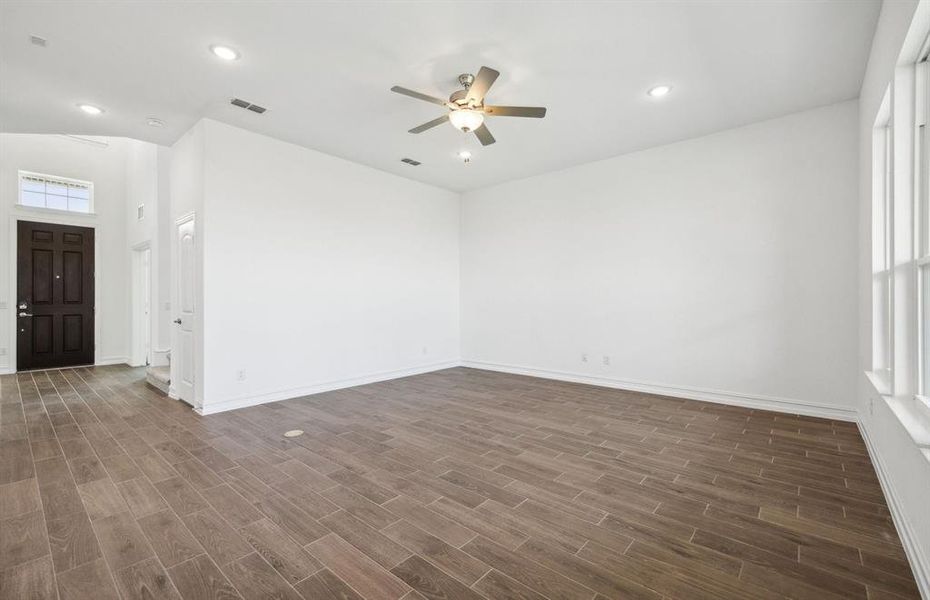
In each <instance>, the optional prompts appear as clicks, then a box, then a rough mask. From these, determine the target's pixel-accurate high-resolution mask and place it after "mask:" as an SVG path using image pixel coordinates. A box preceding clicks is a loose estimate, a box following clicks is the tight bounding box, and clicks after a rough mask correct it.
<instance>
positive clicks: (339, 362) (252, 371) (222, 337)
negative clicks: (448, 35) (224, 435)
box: [198, 121, 459, 412]
mask: <svg viewBox="0 0 930 600" xmlns="http://www.w3.org/2000/svg"><path fill="white" fill-rule="evenodd" d="M200 126H201V127H203V128H204V135H205V154H204V156H205V181H204V189H205V194H204V197H205V206H204V211H203V212H204V219H202V220H201V221H200V222H201V223H202V225H203V233H204V235H203V237H202V238H201V239H202V240H203V242H204V243H203V249H204V273H205V275H206V278H205V280H204V306H205V310H204V313H203V314H204V385H205V388H204V400H205V402H204V410H205V411H207V412H209V411H211V410H216V409H219V408H221V407H222V408H228V407H230V406H234V405H240V404H248V403H253V402H256V401H268V400H274V399H281V398H285V397H293V396H297V395H301V394H303V393H308V392H311V391H317V390H319V389H325V388H329V387H336V386H340V385H352V384H353V383H355V382H357V381H364V380H368V379H375V378H384V377H390V376H394V375H399V374H403V373H409V372H415V371H420V370H429V369H432V368H436V367H438V366H449V365H450V364H454V363H455V362H456V361H457V360H458V357H459V333H458V327H459V310H458V302H459V273H458V262H459V258H458V228H459V202H458V196H457V195H456V194H454V193H451V192H447V191H444V190H440V189H437V188H434V187H431V186H428V185H424V184H421V183H416V182H413V181H409V180H407V179H403V178H400V177H397V176H394V175H389V174H387V173H383V172H381V171H376V170H374V169H371V168H368V167H363V166H360V165H357V164H354V163H351V162H348V161H345V160H341V159H338V158H334V157H331V156H328V155H325V154H321V153H319V152H315V151H312V150H308V149H305V148H301V147H298V146H295V145H291V144H287V143H284V142H281V141H278V140H275V139H272V138H269V137H265V136H261V135H257V134H253V133H249V132H247V131H244V130H241V129H237V128H234V127H231V126H228V125H223V124H220V123H217V122H215V121H204V122H202V123H201V125H200ZM198 218H200V215H198ZM239 371H244V372H245V373H244V376H245V379H244V380H240V379H239V377H240V374H239Z"/></svg>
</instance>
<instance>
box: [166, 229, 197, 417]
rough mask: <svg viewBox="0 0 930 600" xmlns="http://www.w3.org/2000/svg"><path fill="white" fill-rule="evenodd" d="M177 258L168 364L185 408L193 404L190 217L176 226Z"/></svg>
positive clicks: (193, 273)
mask: <svg viewBox="0 0 930 600" xmlns="http://www.w3.org/2000/svg"><path fill="white" fill-rule="evenodd" d="M177 225H178V238H177V244H178V246H177V252H178V253H177V257H178V273H177V277H178V279H177V282H178V313H179V314H178V318H177V319H176V320H175V325H176V327H177V329H176V336H175V338H174V339H175V340H176V342H177V343H176V344H174V345H173V348H172V353H171V358H172V360H171V362H172V364H173V365H174V367H173V369H172V370H173V371H174V372H173V373H172V375H171V379H172V381H176V382H177V383H176V385H175V393H177V395H178V397H179V398H181V399H182V400H185V401H187V403H188V404H194V403H195V400H194V373H195V368H194V325H195V323H196V319H197V303H196V301H195V299H196V297H197V294H196V290H195V286H196V277H197V252H196V239H195V238H194V231H195V227H194V217H193V216H191V217H189V218H186V219H184V220H182V221H180V222H178V224H177Z"/></svg>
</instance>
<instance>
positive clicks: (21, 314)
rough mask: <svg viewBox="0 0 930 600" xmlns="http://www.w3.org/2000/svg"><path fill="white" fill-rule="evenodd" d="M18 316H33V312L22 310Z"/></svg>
mask: <svg viewBox="0 0 930 600" xmlns="http://www.w3.org/2000/svg"><path fill="white" fill-rule="evenodd" d="M16 316H18V317H31V316H32V313H27V312H21V313H19V314H18V315H16Z"/></svg>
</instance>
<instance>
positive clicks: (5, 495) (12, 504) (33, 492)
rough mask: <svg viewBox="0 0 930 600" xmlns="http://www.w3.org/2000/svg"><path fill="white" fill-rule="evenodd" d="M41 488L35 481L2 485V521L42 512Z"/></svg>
mask: <svg viewBox="0 0 930 600" xmlns="http://www.w3.org/2000/svg"><path fill="white" fill-rule="evenodd" d="M41 508H42V503H41V501H40V499H39V488H38V486H37V485H36V481H35V479H23V480H20V481H16V482H13V483H7V484H4V485H0V520H2V519H8V518H10V517H18V516H20V515H22V514H25V513H29V512H35V511H37V510H41Z"/></svg>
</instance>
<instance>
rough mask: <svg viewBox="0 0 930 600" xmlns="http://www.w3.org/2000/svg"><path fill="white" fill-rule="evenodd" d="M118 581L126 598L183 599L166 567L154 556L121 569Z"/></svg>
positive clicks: (151, 599) (117, 577)
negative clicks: (169, 576)
mask: <svg viewBox="0 0 930 600" xmlns="http://www.w3.org/2000/svg"><path fill="white" fill-rule="evenodd" d="M116 582H117V585H118V587H119V589H120V591H121V592H122V597H123V598H124V599H125V600H181V596H180V595H179V594H178V592H177V590H176V589H175V587H174V584H173V583H171V579H169V578H168V574H167V573H166V572H165V569H164V568H162V566H161V565H160V564H159V563H158V561H157V560H155V559H153V558H150V559H148V560H144V561H142V562H139V563H136V564H134V565H132V566H129V567H126V568H124V569H121V570H120V571H118V572H117V573H116Z"/></svg>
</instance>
